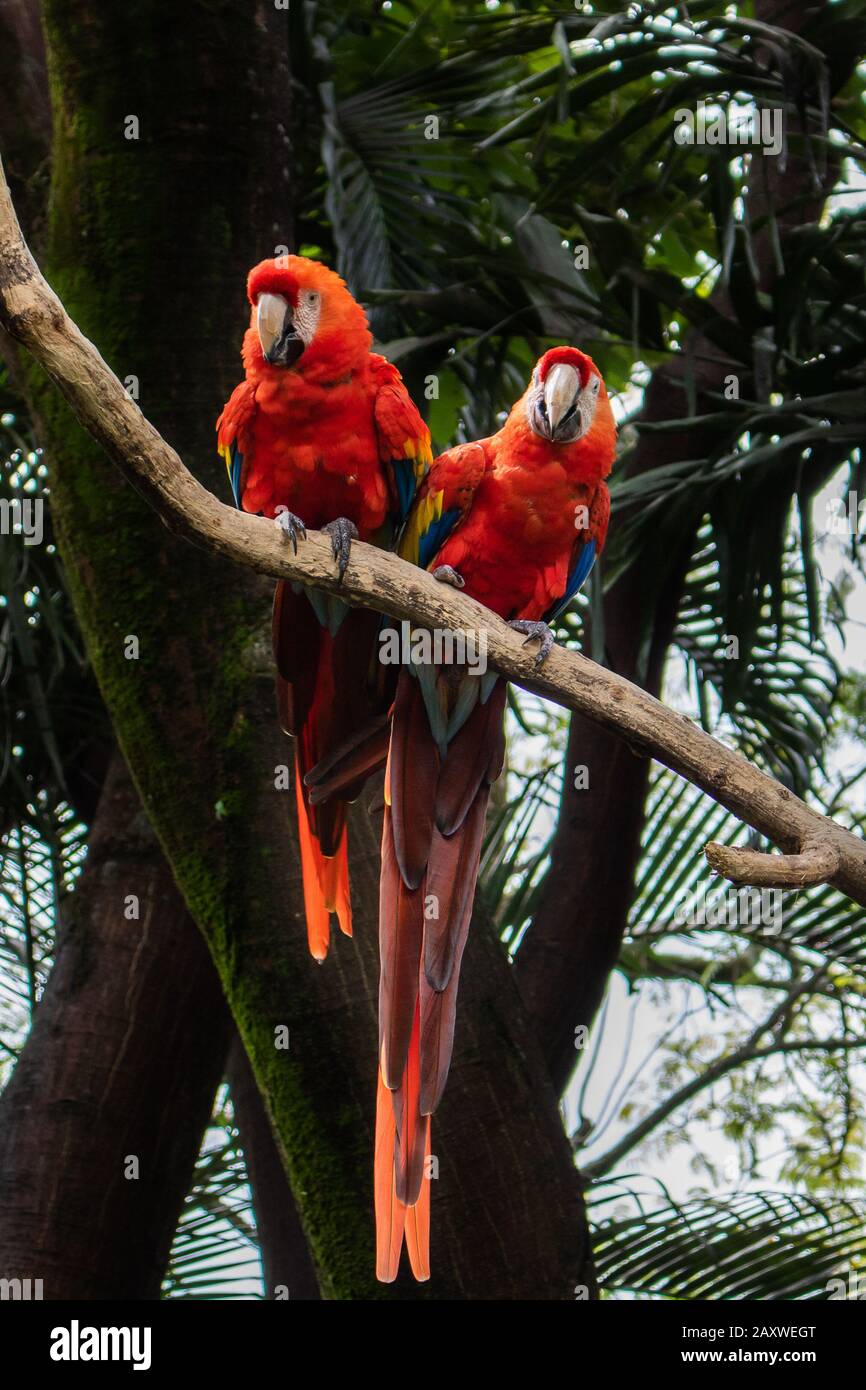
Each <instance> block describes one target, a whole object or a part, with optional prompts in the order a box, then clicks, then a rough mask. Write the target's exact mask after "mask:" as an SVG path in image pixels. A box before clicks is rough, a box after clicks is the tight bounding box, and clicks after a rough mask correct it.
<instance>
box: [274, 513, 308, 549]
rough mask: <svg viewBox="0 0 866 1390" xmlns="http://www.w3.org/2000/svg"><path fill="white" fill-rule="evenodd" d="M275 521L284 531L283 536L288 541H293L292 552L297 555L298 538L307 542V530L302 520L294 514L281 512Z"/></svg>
mask: <svg viewBox="0 0 866 1390" xmlns="http://www.w3.org/2000/svg"><path fill="white" fill-rule="evenodd" d="M274 520H275V522H276V525H277V526H278V527H279V529H280V530H281V531H282V533H283V535H284V536H285V537H286V540H289V541H291V543H292V550H293V551H294V553H295V554H296V555H297V553H298V537H300V538H301V540H302V541H305V540H306V539H307V528H306V526H305V525H304V523H303V522H302V521H301V518H300V517H299V516H295V514H294V512H288V511H281V512H278V513H277V515H276V517H275V518H274Z"/></svg>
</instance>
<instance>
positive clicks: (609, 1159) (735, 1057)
mask: <svg viewBox="0 0 866 1390" xmlns="http://www.w3.org/2000/svg"><path fill="white" fill-rule="evenodd" d="M823 977H824V967H823V966H821V967H819V969H818V970H816V971H814V973H813V974H811V975H809V976H808V977H807V978H805V979H802V980H796V981H792V982H791V983H790V984H789V985H788V987H787V989H786V990H785V996H784V998H783V999H782V1000H781V1001H780V1002H779V1003H778V1004H777V1005H776V1006H775V1008H773V1009H772V1010H771V1012H770V1013H769V1014H768V1015H767V1017H766V1018H765V1019H764V1020H763V1021H762V1022H761V1023H759V1024H757V1025H756V1027H755V1028H753V1029H752V1032H751V1033H749V1034H748V1036H747V1037H745V1038H744V1039H743V1041H742V1042H741V1043H740V1045H739V1047H735V1048H734V1050H733V1051H732V1052H728V1053H724V1054H723V1055H722V1056H721V1057H719V1058H717V1060H716V1061H715V1062H712V1063H711V1064H710V1065H709V1066H708V1067H705V1068H704V1070H703V1071H702V1072H698V1073H697V1075H695V1076H693V1077H692V1078H691V1080H690V1081H687V1082H686V1083H685V1085H683V1086H681V1087H680V1089H679V1090H678V1091H673V1092H671V1094H670V1095H669V1096H666V1097H665V1099H664V1100H663V1101H662V1102H661V1104H660V1105H657V1106H656V1108H655V1109H654V1110H651V1111H650V1112H649V1113H648V1114H647V1115H645V1116H644V1118H643V1119H642V1120H640V1121H639V1122H638V1123H637V1124H636V1125H635V1126H634V1127H633V1128H632V1129H630V1130H629V1131H628V1132H627V1133H626V1134H624V1135H623V1137H622V1138H621V1139H618V1140H617V1142H616V1143H615V1144H612V1145H611V1147H610V1148H609V1149H608V1150H607V1151H606V1153H603V1154H602V1155H601V1156H600V1157H599V1158H597V1159H596V1160H595V1161H594V1162H593V1163H585V1164H581V1172H582V1174H583V1176H584V1178H586V1179H588V1180H589V1181H590V1182H594V1181H596V1180H597V1179H598V1178H602V1177H604V1176H605V1174H606V1173H609V1172H610V1171H611V1169H612V1168H614V1167H615V1166H616V1165H617V1163H619V1161H620V1159H622V1158H624V1157H625V1155H626V1154H628V1153H631V1151H632V1149H635V1148H637V1146H638V1144H641V1143H643V1141H644V1139H646V1138H647V1137H648V1136H649V1135H650V1134H652V1132H653V1130H656V1129H658V1127H659V1125H661V1124H663V1123H664V1121H665V1120H666V1119H668V1117H669V1116H670V1115H672V1114H673V1113H674V1111H675V1110H679V1108H680V1106H681V1105H685V1104H686V1102H687V1101H690V1100H693V1099H694V1097H695V1096H697V1095H699V1094H700V1093H701V1091H705V1090H706V1089H707V1087H709V1086H714V1085H715V1083H716V1082H717V1081H720V1080H721V1079H722V1077H723V1076H727V1075H728V1073H729V1072H732V1071H735V1070H736V1069H737V1067H741V1066H745V1065H746V1064H747V1063H748V1062H754V1061H757V1060H759V1059H760V1060H763V1059H764V1058H765V1057H774V1056H778V1055H779V1054H780V1053H786V1052H806V1051H812V1052H830V1051H836V1050H839V1051H850V1050H852V1049H854V1048H858V1047H866V1039H860V1038H857V1039H853V1038H825V1039H818V1038H808V1039H804V1040H802V1041H800V1042H789V1043H786V1042H785V1041H784V1036H785V1033H786V1031H787V1029H788V1028H789V1027H790V1024H791V1017H792V1014H793V1011H794V1008H795V1006H796V1004H797V1002H798V1001H799V1000H800V999H802V998H803V997H804V995H807V994H811V993H812V992H813V990H814V989H815V988H816V987H817V986H819V985H820V983H821V981H822V979H823ZM780 988H784V986H782V985H780ZM767 1033H771V1034H773V1035H774V1040H773V1041H772V1042H769V1043H767V1044H766V1046H763V1047H762V1046H761V1039H762V1038H763V1037H765V1036H766V1034H767Z"/></svg>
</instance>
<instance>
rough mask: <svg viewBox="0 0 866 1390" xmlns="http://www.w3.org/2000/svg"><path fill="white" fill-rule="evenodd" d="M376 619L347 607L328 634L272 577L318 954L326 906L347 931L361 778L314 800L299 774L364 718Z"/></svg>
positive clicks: (345, 740) (347, 739) (304, 602)
mask: <svg viewBox="0 0 866 1390" xmlns="http://www.w3.org/2000/svg"><path fill="white" fill-rule="evenodd" d="M377 626H378V618H377V616H376V614H375V613H370V612H368V611H367V610H364V609H352V610H350V611H349V612H348V613H346V615H345V617H344V618H343V621H342V622H341V624H340V626H339V628H338V629H337V632H336V634H335V635H332V634H331V632H329V630H328V629H327V628H325V627H323V626H322V625H321V624H320V623H319V621H318V618H317V617H316V614H315V612H314V610H313V608H312V605H311V604H310V601H309V599H308V598H307V595H306V594H305V593H303V592H299V593H295V592H294V590H293V589H292V588H291V586H290V585H289V584H287V583H284V582H282V581H281V582H280V583H279V584H277V587H276V591H275V594H274V611H273V625H272V633H273V648H274V659H275V661H276V666H277V704H278V709H279V715H280V720H281V723H282V725H283V728H284V729H285V730H286V732H287V733H290V734H293V735H294V737H295V788H296V802H297V812H298V831H299V839H300V846H301V868H302V873H303V881H304V910H305V913H306V918H307V937H308V940H309V945H310V951H311V953H312V955H313V956H315V958H316V960H319V961H322V960H324V959H325V957H326V955H327V954H328V946H329V942H330V918H331V914H332V913H334V914H336V917H337V921H338V923H339V926H340V930H341V931H342V932H343V933H345V935H346V936H351V935H352V907H351V898H350V892H349V861H348V850H347V836H346V808H347V805H348V802H349V801H350V800H352V799H353V797H354V796H355V795H356V794H357V791H358V789H359V787H360V785H361V783H358V782H357V778H356V783H357V785H346V786H343V787H341V789H340V790H339V791H338V792H337V793H336V794H335V795H334V796H333V797H332V798H331V799H330V800H328V801H326V802H324V803H322V804H319V803H318V802H316V801H313V800H312V798H311V795H310V792H309V790H308V788H307V787H306V784H305V782H304V779H305V777H306V776H307V774H308V773H310V772H312V770H313V768H314V767H315V766H316V765H317V763H319V762H320V761H321V760H322V759H324V758H328V757H331V756H333V753H334V750H336V749H339V748H341V747H342V746H344V745H346V744H349V743H351V742H352V740H353V739H355V738H356V737H357V732H358V729H359V728H362V727H364V726H365V725H366V724H368V723H369V721H370V718H371V714H372V708H371V698H372V695H371V690H372V686H371V682H370V671H371V658H372V656H373V651H374V644H375V639H376V631H377ZM362 780H363V779H362Z"/></svg>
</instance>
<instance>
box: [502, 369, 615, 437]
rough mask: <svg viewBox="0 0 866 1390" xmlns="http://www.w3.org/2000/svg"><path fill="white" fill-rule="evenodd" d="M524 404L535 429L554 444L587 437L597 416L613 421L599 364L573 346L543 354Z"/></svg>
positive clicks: (601, 421) (530, 423)
mask: <svg viewBox="0 0 866 1390" xmlns="http://www.w3.org/2000/svg"><path fill="white" fill-rule="evenodd" d="M522 404H523V406H524V409H525V411H526V419H527V421H528V422H529V427H530V429H531V430H532V431H533V433H534V434H537V435H540V436H541V438H542V439H547V440H550V441H551V443H553V444H573V443H574V442H575V441H576V440H578V439H583V438H584V436H585V435H587V434H589V432H590V430H591V429H592V428H593V424H594V423H595V422H596V419H598V423H599V424H602V423H604V424H605V425H607V424H608V423H609V424H610V425H611V426H612V425H613V416H612V414H611V409H610V403H609V401H608V398H607V391H606V390H605V387H604V382H603V381H602V379H601V373H600V372H599V370H598V367H597V366H596V365H595V363H594V362H593V360H592V358H591V357H587V355H586V353H584V352H579V351H578V349H577V348H573V347H558V348H551V349H550V351H549V352H546V353H545V354H544V356H543V357H541V358H539V360H538V362H537V363H536V364H535V370H534V371H533V373H532V380H531V382H530V383H529V389H528V390H527V392H526V395H525V396H524V398H523V402H522Z"/></svg>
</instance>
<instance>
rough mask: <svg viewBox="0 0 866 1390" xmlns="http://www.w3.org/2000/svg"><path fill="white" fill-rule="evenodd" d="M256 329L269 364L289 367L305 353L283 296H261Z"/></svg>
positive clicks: (287, 303) (257, 307) (257, 310)
mask: <svg viewBox="0 0 866 1390" xmlns="http://www.w3.org/2000/svg"><path fill="white" fill-rule="evenodd" d="M256 330H257V332H258V335H259V342H260V343H261V345H262V353H263V355H264V359H265V361H266V362H270V363H271V364H272V365H273V366H278V365H279V366H284V367H290V366H291V365H292V363H293V362H296V361H297V359H298V358H299V357H300V355H301V353H302V352H303V350H304V344H303V342H302V341H301V339H300V337H299V336H298V334H297V332H296V330H295V325H294V323H293V321H292V315H291V311H290V308H289V301H288V300H287V299H284V298H283V296H282V295H281V294H260V295H259V299H258V304H257V306H256Z"/></svg>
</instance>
